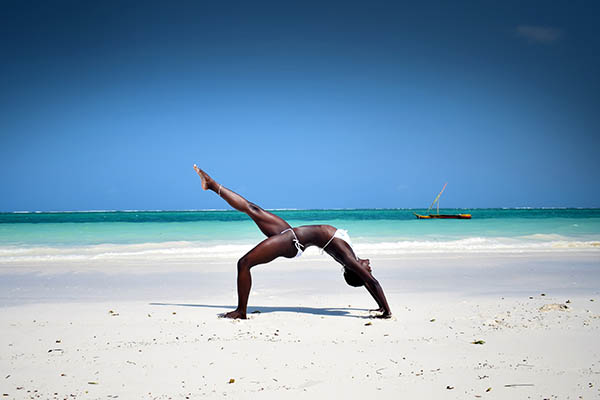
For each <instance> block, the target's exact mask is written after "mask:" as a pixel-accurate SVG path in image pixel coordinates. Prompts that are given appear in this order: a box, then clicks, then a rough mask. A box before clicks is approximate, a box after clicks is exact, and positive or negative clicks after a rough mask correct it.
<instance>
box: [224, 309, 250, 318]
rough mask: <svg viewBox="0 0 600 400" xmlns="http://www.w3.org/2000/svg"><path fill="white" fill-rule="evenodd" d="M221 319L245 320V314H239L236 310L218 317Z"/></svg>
mask: <svg viewBox="0 0 600 400" xmlns="http://www.w3.org/2000/svg"><path fill="white" fill-rule="evenodd" d="M219 317H221V318H231V319H246V313H243V314H242V313H241V312H239V311H238V310H233V311H230V312H228V313H225V314H221V315H219Z"/></svg>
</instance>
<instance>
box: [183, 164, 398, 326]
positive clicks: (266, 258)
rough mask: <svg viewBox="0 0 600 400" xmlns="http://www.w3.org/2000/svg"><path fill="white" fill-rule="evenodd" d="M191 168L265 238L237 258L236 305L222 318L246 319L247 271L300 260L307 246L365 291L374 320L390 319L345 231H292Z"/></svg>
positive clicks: (379, 292) (380, 293) (316, 227)
mask: <svg viewBox="0 0 600 400" xmlns="http://www.w3.org/2000/svg"><path fill="white" fill-rule="evenodd" d="M194 169H195V170H196V172H197V173H198V175H199V176H200V179H201V180H202V189H204V190H212V191H213V192H215V193H217V194H218V195H219V196H220V197H222V198H223V199H224V200H225V201H226V202H227V203H229V205H230V206H231V207H233V208H235V209H236V210H239V211H241V212H243V213H246V214H248V216H249V217H250V218H252V220H253V221H254V222H255V223H256V225H258V228H259V229H260V230H261V231H262V233H264V234H265V235H266V236H267V239H265V240H263V241H262V242H260V243H259V244H258V245H257V246H256V247H254V248H253V249H252V250H250V251H249V252H248V253H246V255H244V256H243V257H242V258H240V259H239V261H238V263H237V271H238V272H237V292H238V305H237V308H236V309H235V310H234V311H231V312H228V313H227V314H225V315H224V317H226V318H242V319H245V318H246V307H247V305H248V296H249V294H250V287H251V286H252V276H251V275H250V268H252V267H253V266H255V265H258V264H266V263H268V262H271V261H273V260H274V259H276V258H277V257H281V256H283V257H286V258H293V257H300V255H301V254H302V252H303V251H304V249H306V248H307V247H310V246H318V247H320V248H321V249H323V250H324V251H325V252H327V254H329V255H330V256H331V257H333V258H334V259H335V260H336V261H337V262H339V263H340V264H342V266H343V267H344V278H345V279H346V282H347V283H348V284H349V285H351V286H355V287H358V286H365V287H366V288H367V290H368V291H369V293H370V294H371V296H373V298H374V299H375V301H376V302H377V305H378V306H379V309H377V310H375V311H377V312H380V313H381V314H378V315H377V317H378V318H390V317H391V316H392V313H391V311H390V307H389V306H388V303H387V300H386V299H385V294H384V293H383V289H381V286H380V285H379V282H377V280H376V279H375V278H374V277H373V275H372V274H371V266H370V265H369V260H363V259H360V258H358V257H357V256H356V255H355V254H354V250H353V249H352V244H351V242H350V237H349V236H348V234H347V233H346V231H343V230H339V229H336V228H334V227H333V226H331V225H304V226H299V227H296V228H292V227H291V226H290V225H289V224H288V223H287V222H285V221H284V220H283V219H282V218H280V217H278V216H277V215H274V214H271V213H270V212H268V211H265V210H263V209H262V208H260V207H259V206H257V205H256V204H254V203H251V202H249V201H248V200H246V199H245V198H243V197H242V196H240V195H239V194H237V193H235V192H233V191H231V190H229V189H227V188H226V187H224V186H222V185H220V184H218V183H217V182H216V181H215V180H214V179H212V178H211V177H210V176H209V175H208V174H207V173H206V172H204V171H203V170H201V169H200V168H198V167H197V166H196V165H195V164H194Z"/></svg>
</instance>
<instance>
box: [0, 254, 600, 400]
mask: <svg viewBox="0 0 600 400" xmlns="http://www.w3.org/2000/svg"><path fill="white" fill-rule="evenodd" d="M234 261H235V260H233V259H232V260H218V261H215V262H214V263H211V264H210V265H208V264H206V265H200V266H198V265H195V264H194V263H193V262H192V260H189V262H187V263H186V262H181V261H179V262H178V263H177V264H169V263H166V264H165V263H162V264H161V265H150V266H144V264H143V263H140V262H136V263H134V264H129V265H126V264H124V263H117V262H115V265H90V264H86V265H81V264H78V263H73V264H71V265H67V264H64V263H61V265H53V264H51V263H43V264H30V265H12V264H11V265H2V264H1V263H0V290H1V294H0V304H1V305H2V306H1V307H0V346H1V348H2V352H0V396H2V398H15V399H29V398H43V399H54V398H59V399H64V398H67V399H77V398H85V399H111V398H120V399H138V398H144V399H146V398H147V399H169V398H173V399H185V398H191V399H195V398H204V397H207V398H235V399H255V398H259V399H260V398H269V399H270V398H273V399H280V398H284V399H285V398H292V399H295V398H332V397H335V398H341V397H342V396H343V397H344V398H359V397H364V396H377V398H383V399H388V398H389V399H392V398H394V399H397V398H417V399H421V398H436V399H437V398H447V399H470V398H473V399H476V398H483V399H493V398H497V399H527V398H532V399H580V398H582V399H589V398H599V397H600V379H599V378H600V340H598V338H599V337H600V332H599V328H600V290H599V288H600V285H599V283H600V268H599V267H600V257H599V255H598V253H597V252H562V253H561V252H549V253H521V254H436V255H412V256H406V257H402V258H380V259H379V258H378V259H375V258H373V257H372V262H373V267H374V273H375V275H376V276H377V278H378V279H379V281H380V282H381V284H382V286H383V288H384V290H385V292H386V295H387V297H388V301H389V303H390V306H391V308H392V311H393V313H394V317H393V318H392V319H390V320H379V319H373V318H371V313H370V312H369V310H368V309H369V308H370V307H374V305H375V304H374V302H373V300H372V299H371V298H370V297H369V295H368V293H367V292H366V291H364V289H355V288H350V287H348V286H346V285H345V284H344V283H343V280H342V278H341V273H340V271H339V268H338V267H337V266H336V264H335V263H334V262H333V261H331V260H330V259H328V258H326V257H322V258H321V257H317V256H316V255H314V254H313V255H311V254H309V255H308V257H307V258H306V259H304V260H302V261H297V260H277V261H276V262H274V263H272V264H269V265H268V266H258V267H256V268H255V269H254V270H253V278H254V286H253V291H252V293H251V296H250V302H249V312H250V314H249V319H248V320H244V321H232V320H227V319H222V318H218V314H219V313H222V312H226V311H228V310H231V309H232V308H233V306H234V305H235V303H236V296H235V267H234ZM103 268H104V270H102V269H103Z"/></svg>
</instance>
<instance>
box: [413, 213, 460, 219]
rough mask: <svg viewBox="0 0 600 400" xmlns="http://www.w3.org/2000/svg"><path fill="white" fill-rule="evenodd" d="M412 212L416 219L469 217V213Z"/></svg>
mask: <svg viewBox="0 0 600 400" xmlns="http://www.w3.org/2000/svg"><path fill="white" fill-rule="evenodd" d="M414 214H415V216H416V217H417V218H418V219H471V214H429V215H421V214H417V213H414Z"/></svg>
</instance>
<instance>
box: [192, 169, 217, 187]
mask: <svg viewBox="0 0 600 400" xmlns="http://www.w3.org/2000/svg"><path fill="white" fill-rule="evenodd" d="M194 170H196V173H197V174H198V176H199V177H200V179H201V180H202V189H204V190H208V189H212V188H213V186H214V183H215V181H214V180H213V179H212V178H211V177H210V176H209V175H208V174H207V173H206V172H204V171H202V170H201V169H200V168H198V166H197V165H196V164H194Z"/></svg>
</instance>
